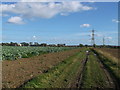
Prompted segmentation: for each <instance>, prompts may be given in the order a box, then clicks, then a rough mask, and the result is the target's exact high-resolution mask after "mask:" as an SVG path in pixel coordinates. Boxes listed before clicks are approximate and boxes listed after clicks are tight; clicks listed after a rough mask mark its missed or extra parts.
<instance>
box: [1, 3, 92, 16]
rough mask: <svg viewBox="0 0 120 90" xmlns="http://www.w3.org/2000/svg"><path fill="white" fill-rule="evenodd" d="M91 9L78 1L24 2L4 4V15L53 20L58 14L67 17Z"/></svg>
mask: <svg viewBox="0 0 120 90" xmlns="http://www.w3.org/2000/svg"><path fill="white" fill-rule="evenodd" d="M92 9H93V7H89V6H86V5H83V4H81V3H80V2H77V1H71V2H60V3H55V2H49V3H45V2H32V3H29V2H24V3H20V2H18V3H15V4H2V11H1V12H3V13H13V14H17V15H20V16H22V17H27V18H31V17H32V18H34V17H39V18H52V17H54V16H55V15H57V14H60V15H65V14H69V13H74V12H79V11H88V10H92Z"/></svg>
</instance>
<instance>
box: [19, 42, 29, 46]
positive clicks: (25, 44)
mask: <svg viewBox="0 0 120 90" xmlns="http://www.w3.org/2000/svg"><path fill="white" fill-rule="evenodd" d="M20 44H21V45H22V46H29V43H26V42H22V43H20Z"/></svg>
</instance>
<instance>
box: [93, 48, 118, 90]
mask: <svg viewBox="0 0 120 90" xmlns="http://www.w3.org/2000/svg"><path fill="white" fill-rule="evenodd" d="M93 51H94V52H95V53H96V54H97V56H98V58H99V59H100V60H101V61H102V63H103V64H104V66H105V67H106V68H107V70H108V71H109V72H110V74H111V76H112V77H114V79H115V81H116V82H115V83H116V84H118V86H117V88H120V87H119V86H120V66H119V64H117V63H115V62H113V61H112V60H111V58H108V57H105V55H103V54H101V53H100V52H98V51H97V50H93Z"/></svg>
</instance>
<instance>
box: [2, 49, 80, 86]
mask: <svg viewBox="0 0 120 90" xmlns="http://www.w3.org/2000/svg"><path fill="white" fill-rule="evenodd" d="M79 51H80V49H74V50H67V51H62V52H57V53H49V54H43V55H40V56H34V57H31V58H22V59H18V60H15V61H8V60H5V61H3V62H2V87H3V88H17V87H19V86H21V85H22V84H23V83H24V82H26V81H28V80H30V79H32V78H34V77H37V76H38V75H40V74H42V73H44V72H45V71H47V70H48V69H50V68H52V67H53V66H55V65H57V64H58V63H59V62H61V61H63V60H65V59H66V58H68V57H69V56H72V55H74V54H75V53H77V52H79Z"/></svg>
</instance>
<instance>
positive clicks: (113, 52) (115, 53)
mask: <svg viewBox="0 0 120 90" xmlns="http://www.w3.org/2000/svg"><path fill="white" fill-rule="evenodd" d="M100 50H102V51H104V52H106V53H109V54H110V55H111V56H113V57H116V58H119V55H118V54H119V53H120V49H112V48H100Z"/></svg>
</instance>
